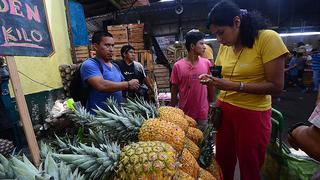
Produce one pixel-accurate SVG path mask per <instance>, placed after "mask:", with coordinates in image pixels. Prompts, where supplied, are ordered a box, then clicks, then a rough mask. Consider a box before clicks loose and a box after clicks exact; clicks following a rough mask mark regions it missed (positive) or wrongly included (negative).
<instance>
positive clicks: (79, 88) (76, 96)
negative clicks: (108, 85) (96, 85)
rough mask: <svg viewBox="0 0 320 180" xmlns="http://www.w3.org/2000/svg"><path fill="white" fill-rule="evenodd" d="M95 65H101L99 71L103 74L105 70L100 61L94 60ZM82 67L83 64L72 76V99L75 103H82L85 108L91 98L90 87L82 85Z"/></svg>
mask: <svg viewBox="0 0 320 180" xmlns="http://www.w3.org/2000/svg"><path fill="white" fill-rule="evenodd" d="M91 60H93V61H94V62H95V63H97V64H98V65H99V69H100V71H101V74H102V73H103V68H102V65H101V63H100V62H99V60H97V59H95V58H92V59H91ZM81 66H82V63H81V64H80V65H79V66H78V68H77V69H76V71H75V72H74V73H73V74H72V76H71V82H70V97H71V98H73V100H74V101H75V102H77V101H80V102H81V105H82V106H85V105H86V103H87V100H88V97H89V93H90V89H91V87H90V85H89V84H87V86H85V85H84V84H83V83H82V79H81V73H80V68H81Z"/></svg>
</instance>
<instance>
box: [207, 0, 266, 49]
mask: <svg viewBox="0 0 320 180" xmlns="http://www.w3.org/2000/svg"><path fill="white" fill-rule="evenodd" d="M236 16H239V17H240V19H241V25H240V39H241V43H242V45H244V46H246V47H248V48H252V47H253V44H254V40H255V38H256V37H257V36H258V32H259V30H262V29H266V28H267V20H266V19H265V18H263V17H262V16H261V15H260V14H259V13H258V12H256V11H254V12H248V11H247V10H242V9H241V10H240V8H239V6H238V5H236V4H235V3H233V2H231V1H228V0H224V1H221V2H219V3H217V4H216V5H215V6H214V7H213V8H212V9H211V11H210V13H209V15H208V24H207V27H208V28H209V27H210V26H211V25H217V26H233V20H234V17H236Z"/></svg>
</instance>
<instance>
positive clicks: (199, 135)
mask: <svg viewBox="0 0 320 180" xmlns="http://www.w3.org/2000/svg"><path fill="white" fill-rule="evenodd" d="M186 136H187V137H188V138H189V139H190V140H192V141H193V142H194V143H195V144H196V145H198V146H199V145H200V144H201V142H202V141H203V132H202V131H201V130H200V129H197V128H194V127H189V129H188V132H187V133H186Z"/></svg>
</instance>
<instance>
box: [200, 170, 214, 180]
mask: <svg viewBox="0 0 320 180" xmlns="http://www.w3.org/2000/svg"><path fill="white" fill-rule="evenodd" d="M198 179H199V180H216V178H215V177H213V175H212V174H211V173H210V172H208V171H206V170H205V169H202V168H200V170H199V177H198Z"/></svg>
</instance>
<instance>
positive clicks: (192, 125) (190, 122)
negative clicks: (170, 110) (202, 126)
mask: <svg viewBox="0 0 320 180" xmlns="http://www.w3.org/2000/svg"><path fill="white" fill-rule="evenodd" d="M184 118H185V119H186V120H187V121H188V123H189V127H194V128H195V127H197V121H196V120H194V119H193V118H192V117H190V116H188V115H186V114H185V115H184Z"/></svg>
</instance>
